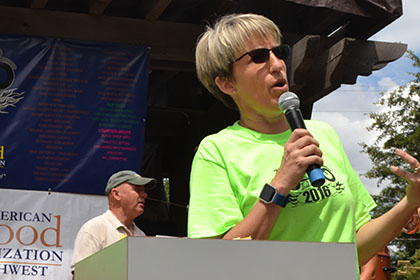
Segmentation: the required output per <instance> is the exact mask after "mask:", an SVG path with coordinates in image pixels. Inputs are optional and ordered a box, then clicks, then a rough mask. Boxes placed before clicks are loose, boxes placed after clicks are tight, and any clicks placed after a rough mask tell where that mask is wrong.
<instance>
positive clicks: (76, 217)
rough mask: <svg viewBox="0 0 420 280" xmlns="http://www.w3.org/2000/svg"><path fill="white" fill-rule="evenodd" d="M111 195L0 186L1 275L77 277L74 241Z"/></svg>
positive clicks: (10, 278)
mask: <svg viewBox="0 0 420 280" xmlns="http://www.w3.org/2000/svg"><path fill="white" fill-rule="evenodd" d="M107 209H108V202H107V199H106V196H104V195H102V196H99V195H81V194H68V193H56V192H51V193H49V192H44V191H24V190H6V189H0V279H2V280H17V279H19V280H25V279H28V280H32V279H33V280H40V279H45V280H57V279H62V280H71V279H72V275H71V269H70V265H71V260H72V256H73V246H74V239H75V237H76V234H77V232H78V231H79V229H80V227H81V226H82V224H83V223H85V222H86V221H87V220H89V219H91V218H93V217H95V216H97V215H100V214H102V213H104V212H105V211H106V210H107Z"/></svg>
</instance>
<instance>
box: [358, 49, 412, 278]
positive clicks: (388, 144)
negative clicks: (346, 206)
mask: <svg viewBox="0 0 420 280" xmlns="http://www.w3.org/2000/svg"><path fill="white" fill-rule="evenodd" d="M407 57H408V58H410V59H411V60H412V61H413V66H414V67H416V69H417V72H415V73H410V74H411V75H412V76H413V77H414V78H415V79H414V80H413V81H412V82H410V83H409V84H407V85H403V86H400V87H398V88H397V89H396V90H394V91H392V92H390V93H389V92H388V93H381V97H380V99H379V101H378V102H377V103H376V104H377V105H380V106H382V107H384V108H385V109H386V110H384V112H382V113H371V114H370V118H371V119H372V120H373V123H372V125H371V126H369V127H368V128H367V129H368V130H369V131H376V132H378V133H379V136H378V138H377V139H376V141H375V142H374V144H373V145H368V144H366V143H361V144H360V145H361V146H362V152H364V153H366V154H367V155H368V156H369V158H370V160H371V161H372V163H373V167H372V169H371V170H369V171H368V172H367V173H366V174H364V175H365V176H366V177H367V178H376V179H378V185H382V183H386V184H387V187H386V188H384V189H383V190H382V191H381V192H380V194H379V195H376V196H373V197H374V199H375V201H376V202H377V204H378V207H377V208H376V209H375V210H374V213H373V216H374V217H378V216H380V215H382V214H383V213H385V212H386V211H388V210H389V209H390V208H392V207H393V206H394V205H395V204H396V203H397V202H398V201H400V199H401V198H402V197H404V195H405V187H406V185H407V183H406V182H405V181H404V179H401V178H400V177H398V176H396V175H395V174H393V173H392V172H391V171H390V170H389V167H390V166H391V165H395V166H399V167H401V168H404V169H406V170H412V168H411V167H410V166H409V165H407V164H406V163H405V162H404V161H402V160H400V159H399V157H398V156H396V155H395V154H394V150H395V148H400V149H402V150H405V151H406V152H408V153H409V154H411V155H412V156H414V157H416V158H417V159H420V125H419V124H420V58H419V57H418V56H416V55H415V54H414V53H413V52H412V51H407ZM391 244H393V245H396V246H397V248H398V249H399V251H398V258H400V259H409V258H413V257H415V252H416V249H417V253H416V254H417V262H418V261H419V259H418V256H419V254H420V253H419V250H418V249H419V248H420V235H419V234H415V235H406V234H404V233H401V234H400V235H399V236H398V237H397V238H396V239H395V240H394V241H392V243H391ZM404 277H405V276H404ZM398 279H411V278H398ZM413 279H414V278H413ZM416 279H420V278H416Z"/></svg>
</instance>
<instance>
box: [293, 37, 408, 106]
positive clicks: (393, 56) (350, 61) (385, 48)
mask: <svg viewBox="0 0 420 280" xmlns="http://www.w3.org/2000/svg"><path fill="white" fill-rule="evenodd" d="M320 40H321V44H320V45H321V46H323V45H324V46H325V45H327V46H328V45H329V41H331V40H332V39H331V38H326V37H320ZM406 50H407V45H406V44H400V43H385V42H375V41H365V40H358V39H353V38H343V39H342V40H340V41H339V42H337V43H335V44H333V45H332V46H331V47H329V48H322V47H321V48H320V49H319V50H318V53H317V54H316V59H315V60H313V61H312V65H311V66H310V67H305V69H306V72H304V71H301V72H295V73H294V81H296V80H298V81H304V85H302V84H299V87H298V95H299V96H301V98H302V100H303V105H308V104H313V103H314V102H315V101H317V100H319V99H321V98H322V97H324V96H326V95H327V94H329V93H330V92H332V91H333V90H335V89H337V88H339V87H340V86H341V84H354V83H356V80H357V77H358V76H368V75H370V74H371V73H372V71H375V70H378V69H381V68H382V67H384V66H385V65H386V64H387V63H389V62H392V61H395V60H397V59H398V58H400V57H401V56H403V55H404V53H405V51H406ZM301 60H302V61H304V59H301ZM294 67H295V69H296V68H298V66H296V65H295V66H294ZM298 76H303V77H298ZM292 90H293V89H292Z"/></svg>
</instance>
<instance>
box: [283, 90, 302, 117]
mask: <svg viewBox="0 0 420 280" xmlns="http://www.w3.org/2000/svg"><path fill="white" fill-rule="evenodd" d="M278 103H279V108H280V110H282V111H283V112H286V111H287V110H289V109H291V108H299V106H300V101H299V97H298V96H297V95H296V94H295V93H293V92H290V91H288V92H285V93H283V94H282V95H280V97H279V101H278Z"/></svg>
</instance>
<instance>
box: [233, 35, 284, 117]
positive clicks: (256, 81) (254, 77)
mask: <svg viewBox="0 0 420 280" xmlns="http://www.w3.org/2000/svg"><path fill="white" fill-rule="evenodd" d="M277 45H278V43H276V42H275V41H274V40H267V39H264V38H261V37H254V38H253V40H250V41H249V42H248V44H247V45H246V46H247V47H246V49H245V50H244V51H243V53H246V52H249V51H251V50H254V49H259V48H266V49H271V48H273V47H276V46H277ZM243 53H241V54H239V55H238V57H240V55H242V54H243ZM232 85H233V87H234V89H235V90H234V91H233V93H232V98H233V99H234V100H235V102H236V104H237V105H238V107H239V110H240V112H241V115H242V116H243V117H253V116H254V117H255V116H261V117H264V118H270V117H278V116H279V115H280V114H281V110H280V109H279V108H278V98H279V96H280V95H281V94H282V93H284V92H287V91H288V90H289V86H288V83H287V75H286V64H285V62H284V61H283V60H281V59H279V58H277V57H276V56H275V55H274V53H273V52H272V51H270V52H269V58H268V60H267V61H266V62H262V63H255V62H253V61H252V59H251V57H250V56H249V55H245V56H244V57H243V58H241V59H240V60H238V61H236V62H235V63H234V64H233V81H232Z"/></svg>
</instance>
